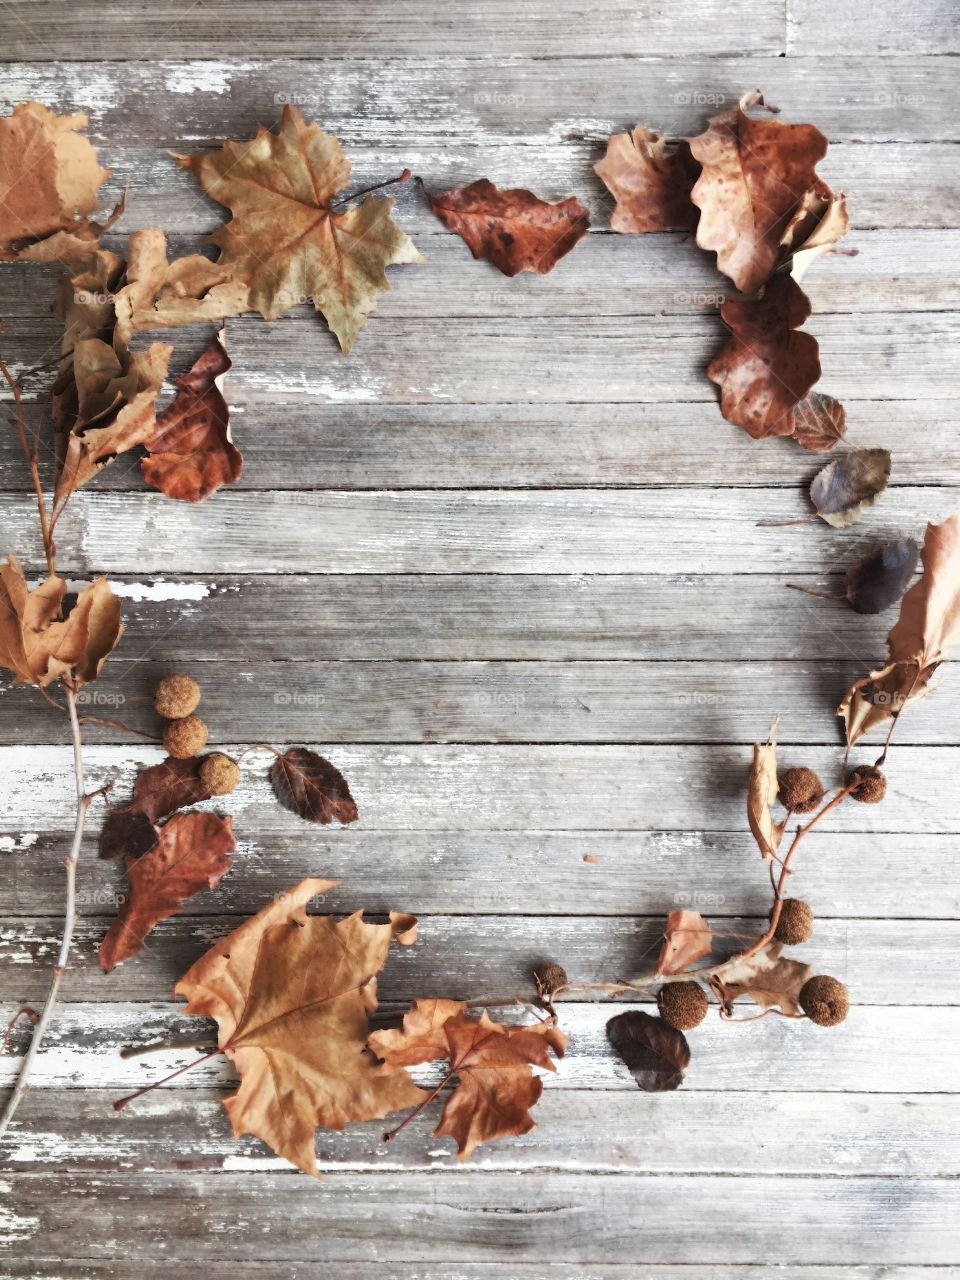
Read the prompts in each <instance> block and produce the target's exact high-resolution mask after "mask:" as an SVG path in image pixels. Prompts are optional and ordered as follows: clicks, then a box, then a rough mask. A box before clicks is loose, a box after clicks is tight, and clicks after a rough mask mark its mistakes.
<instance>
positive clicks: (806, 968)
mask: <svg viewBox="0 0 960 1280" xmlns="http://www.w3.org/2000/svg"><path fill="white" fill-rule="evenodd" d="M782 950H783V947H782V945H781V944H780V943H779V942H772V943H770V944H769V946H767V947H764V948H763V949H762V950H761V951H757V952H755V953H754V954H753V955H752V956H746V957H744V958H742V959H741V960H739V961H737V962H735V963H734V964H733V965H730V966H726V967H725V968H724V974H723V981H722V982H719V983H717V984H715V988H716V989H717V990H718V994H719V995H720V996H721V998H722V1000H723V1007H724V1010H725V1011H726V1012H727V1013H728V1014H729V1013H730V1011H731V1008H732V1005H733V1002H734V1001H735V1000H737V999H739V997H740V996H749V997H750V999H751V1000H753V1002H754V1003H755V1004H758V1005H760V1006H761V1007H762V1008H764V1009H769V1008H771V1007H773V1006H775V1005H779V1006H780V1008H781V1009H782V1010H783V1012H784V1013H785V1014H787V1015H788V1016H790V1017H793V1016H794V1015H795V1014H796V1013H797V1012H798V1011H799V1007H800V1006H799V998H800V988H801V987H802V986H803V984H804V983H805V982H806V981H807V979H808V978H812V977H813V969H812V968H811V967H810V965H808V964H801V963H800V961H799V960H787V959H784V958H783V957H782V956H781V955H780V952H781V951H782Z"/></svg>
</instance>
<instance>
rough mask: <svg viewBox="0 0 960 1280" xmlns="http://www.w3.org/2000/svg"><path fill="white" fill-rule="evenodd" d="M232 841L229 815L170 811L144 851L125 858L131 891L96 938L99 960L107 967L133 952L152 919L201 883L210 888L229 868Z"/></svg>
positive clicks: (178, 904) (160, 916) (162, 916)
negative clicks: (154, 840) (150, 846)
mask: <svg viewBox="0 0 960 1280" xmlns="http://www.w3.org/2000/svg"><path fill="white" fill-rule="evenodd" d="M235 847H236V841H235V840H234V838H233V825H232V819H231V818H221V817H220V816H219V814H216V813H175V814H174V815H173V817H172V818H170V819H169V820H168V821H167V822H165V823H164V825H163V826H162V827H161V828H160V835H159V838H158V840H157V843H156V846H155V847H154V848H153V849H152V850H151V851H150V852H149V853H145V854H144V855H143V856H142V857H139V858H136V857H127V859H126V868H127V881H128V883H129V885H130V892H129V895H128V896H127V897H126V898H124V899H123V901H122V902H121V904H120V908H119V910H118V911H117V918H116V919H115V920H114V922H113V924H112V925H111V926H110V929H109V931H108V933H107V935H106V937H105V938H104V940H103V942H102V943H101V944H100V964H101V966H102V967H103V968H104V969H106V970H110V969H112V968H113V967H114V965H117V964H119V963H120V962H121V960H128V959H129V958H130V957H131V956H135V955H136V954H137V952H138V951H140V950H141V948H142V947H143V944H144V942H145V941H146V939H147V935H148V934H149V933H150V931H151V930H152V929H153V928H154V926H155V925H156V924H158V923H159V922H160V921H161V920H166V919H167V918H168V916H172V915H176V913H177V912H178V911H179V910H180V908H181V907H182V906H183V904H184V903H185V902H186V900H187V899H188V898H192V897H193V896H194V894H197V893H199V892H200V891H201V889H215V888H216V887H217V885H218V884H219V883H220V881H221V879H222V878H223V877H224V876H225V875H226V873H227V872H228V871H229V870H230V854H231V852H232V851H233V849H234V848H235Z"/></svg>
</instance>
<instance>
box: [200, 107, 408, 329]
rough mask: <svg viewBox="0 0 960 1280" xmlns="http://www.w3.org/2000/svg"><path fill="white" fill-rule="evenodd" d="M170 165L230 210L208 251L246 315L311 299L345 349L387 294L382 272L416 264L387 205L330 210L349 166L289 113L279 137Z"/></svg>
mask: <svg viewBox="0 0 960 1280" xmlns="http://www.w3.org/2000/svg"><path fill="white" fill-rule="evenodd" d="M177 159H178V161H179V163H180V164H181V165H183V167H184V168H185V169H189V170H190V171H191V172H192V173H193V174H194V176H195V177H196V178H197V180H198V181H199V183H200V185H201V186H202V187H203V189H204V191H206V193H207V195H209V196H212V198H213V199H214V200H216V201H218V202H219V203H220V204H222V205H225V206H226V207H227V208H228V209H230V210H231V211H232V213H233V218H232V219H231V221H230V222H228V223H227V224H226V226H224V227H221V228H220V230H219V231H217V232H215V233H214V235H212V236H211V237H210V243H211V244H215V245H217V246H218V247H219V249H220V263H221V264H222V265H223V266H224V267H228V268H229V269H230V270H231V271H232V273H233V278H234V279H235V280H236V281H238V282H240V283H241V284H244V285H246V286H248V288H249V306H250V308H251V309H252V310H254V311H259V312H260V314H261V315H263V316H264V317H266V319H268V320H275V319H276V318H277V316H280V315H282V314H283V312H284V311H288V310H289V309H290V307H292V306H295V305H296V304H297V303H298V302H303V301H306V300H307V299H312V301H313V304H314V306H315V307H316V309H317V310H318V311H319V312H321V313H322V315H323V316H324V318H325V319H326V321H327V324H328V325H329V326H330V328H331V329H332V331H333V332H334V333H335V334H336V336H337V338H338V340H339V342H340V346H341V347H342V349H343V350H344V351H349V350H350V348H351V347H352V346H353V343H354V340H355V339H356V336H357V334H358V333H359V332H360V329H361V328H362V326H363V325H364V323H365V322H366V319H367V317H368V316H369V314H370V313H371V311H373V309H374V308H375V307H376V305H377V295H378V293H379V292H380V291H381V290H383V289H389V287H390V285H389V283H388V281H387V277H386V272H385V268H386V267H388V266H392V265H396V264H398V263H406V262H422V261H423V259H422V258H421V256H420V254H419V253H418V252H417V250H416V247H415V246H414V244H413V242H412V241H411V240H410V239H409V237H408V236H406V235H405V234H404V232H403V231H401V230H400V228H399V227H398V226H397V225H396V223H395V222H394V221H393V219H392V218H391V216H390V213H391V210H392V208H393V201H392V200H391V199H389V198H386V199H382V198H377V197H373V196H368V197H367V198H366V199H365V200H364V201H363V203H362V204H361V205H359V206H357V207H354V208H345V209H343V210H342V211H340V210H339V209H337V205H338V203H339V202H337V201H335V200H334V197H335V196H336V195H337V193H338V192H340V191H341V190H342V189H343V187H344V186H346V182H347V178H348V177H349V175H350V162H349V161H348V160H347V159H346V157H345V156H344V154H343V152H342V150H341V149H340V143H339V142H338V141H337V139H336V138H334V137H332V136H331V135H330V134H329V133H324V132H323V130H322V129H321V128H320V127H319V125H317V124H316V123H311V124H307V122H306V121H305V120H304V118H303V116H302V115H301V114H300V112H299V111H297V109H296V108H295V107H292V106H285V107H284V108H283V115H282V117H281V120H280V128H279V131H278V132H277V133H271V132H270V131H269V130H268V129H265V128H264V127H263V126H262V125H261V126H260V128H259V129H258V130H257V135H256V137H255V138H252V139H251V140H250V141H249V142H225V143H224V144H223V146H222V147H221V148H220V149H219V150H218V151H211V152H207V153H206V154H203V155H193V156H178V157H177Z"/></svg>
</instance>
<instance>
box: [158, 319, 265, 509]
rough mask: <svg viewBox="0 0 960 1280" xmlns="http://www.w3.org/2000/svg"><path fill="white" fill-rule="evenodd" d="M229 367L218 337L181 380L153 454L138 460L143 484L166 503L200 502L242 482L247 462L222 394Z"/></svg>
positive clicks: (160, 421)
mask: <svg viewBox="0 0 960 1280" xmlns="http://www.w3.org/2000/svg"><path fill="white" fill-rule="evenodd" d="M229 368H230V358H229V356H228V355H227V353H226V350H225V349H224V346H223V341H222V336H221V335H217V334H215V335H214V337H213V339H212V341H211V343H210V345H209V347H207V349H206V351H204V353H203V354H202V355H201V356H200V358H199V359H198V360H197V362H196V364H194V366H193V368H192V369H191V370H190V371H189V373H185V374H184V375H183V377H182V378H178V379H177V387H178V388H179V389H178V391H177V395H176V397H175V399H174V401H173V403H172V404H171V405H170V406H169V408H167V409H166V410H165V411H164V412H163V413H162V414H161V415H160V417H159V418H157V421H156V427H155V430H154V432H153V435H152V436H150V438H149V440H146V441H145V442H144V443H145V446H146V448H147V450H148V452H149V456H148V457H146V458H142V459H141V461H140V469H141V470H142V472H143V476H144V479H145V480H146V482H147V484H151V485H153V486H154V487H155V488H157V489H161V490H162V491H163V492H164V493H165V494H166V495H167V497H168V498H179V499H180V501H182V502H201V501H202V500H203V499H204V498H207V497H209V496H210V494H211V493H213V492H214V491H215V490H216V489H219V488H220V486H221V485H224V484H232V483H233V482H234V481H235V480H238V479H239V477H240V473H241V472H242V471H243V458H242V456H241V454H240V451H239V449H237V448H236V447H235V446H234V444H233V441H232V440H231V438H230V412H229V410H228V409H227V402H226V400H224V398H223V391H222V387H223V379H224V375H225V374H226V373H227V370H228V369H229Z"/></svg>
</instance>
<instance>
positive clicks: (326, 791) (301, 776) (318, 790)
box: [270, 747, 358, 823]
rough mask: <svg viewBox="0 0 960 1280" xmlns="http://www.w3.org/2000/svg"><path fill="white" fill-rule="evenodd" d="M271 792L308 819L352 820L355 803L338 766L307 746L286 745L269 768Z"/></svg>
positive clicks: (315, 820)
mask: <svg viewBox="0 0 960 1280" xmlns="http://www.w3.org/2000/svg"><path fill="white" fill-rule="evenodd" d="M270 785H271V786H272V787H273V793H274V795H275V796H276V797H277V799H278V800H279V801H280V803H281V804H282V805H283V807H284V808H285V809H290V810H291V811H292V812H293V813H295V814H297V815H298V816H299V817H301V818H306V819H307V821H308V822H323V823H327V822H332V821H333V819H334V818H336V819H337V821H338V822H356V820H357V817H358V814H357V806H356V803H355V801H354V799H353V796H352V795H351V794H350V787H349V785H348V784H347V780H346V778H345V777H344V776H343V774H342V773H341V772H340V770H339V769H336V768H334V766H333V765H332V764H331V763H330V761H329V760H325V759H324V758H323V756H318V755H317V753H316V752H315V751H310V750H308V748H307V747H290V749H289V750H288V751H285V752H284V753H283V755H282V756H277V758H276V760H274V762H273V765H272V766H271V769H270Z"/></svg>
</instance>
